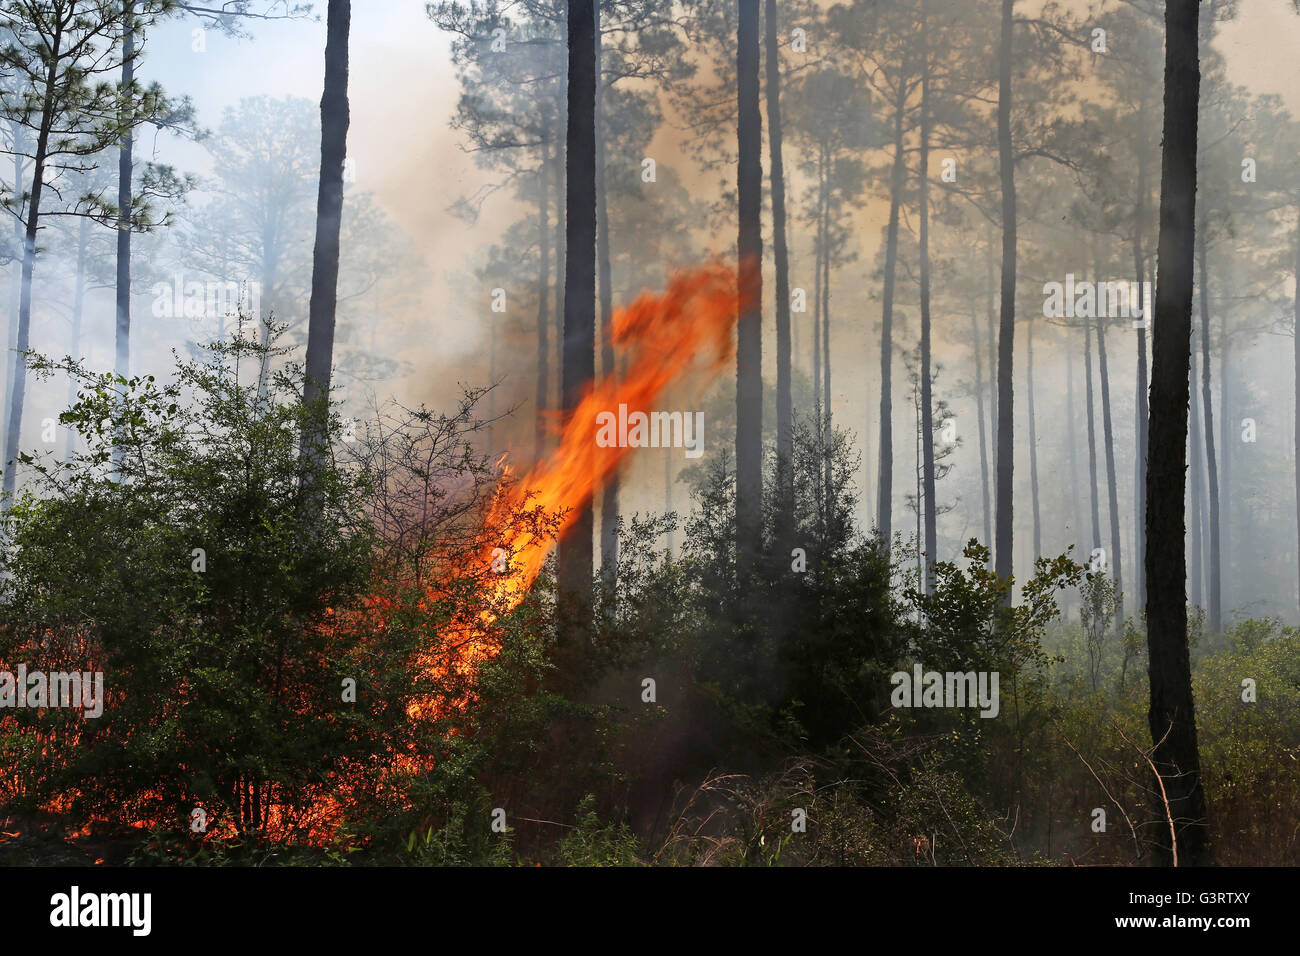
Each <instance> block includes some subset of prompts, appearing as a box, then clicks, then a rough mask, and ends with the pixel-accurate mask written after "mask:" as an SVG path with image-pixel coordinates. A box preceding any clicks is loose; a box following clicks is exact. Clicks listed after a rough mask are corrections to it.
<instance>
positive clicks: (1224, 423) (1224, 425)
mask: <svg viewBox="0 0 1300 956" xmlns="http://www.w3.org/2000/svg"><path fill="white" fill-rule="evenodd" d="M1205 255H1207V256H1208V253H1205ZM1207 261H1208V260H1207ZM1206 275H1207V276H1208V275H1209V272H1208V270H1207V272H1206ZM1206 288H1209V283H1208V282H1207V283H1206ZM1207 307H1208V306H1207ZM1231 372H1232V336H1231V335H1230V334H1229V332H1228V313H1227V312H1226V311H1224V312H1223V313H1222V315H1221V316H1220V322H1219V448H1218V450H1219V487H1218V489H1217V492H1218V496H1219V521H1220V522H1221V524H1220V526H1219V549H1218V553H1217V554H1216V555H1215V561H1214V563H1215V564H1216V565H1217V567H1218V578H1219V596H1220V599H1219V607H1220V617H1222V609H1223V605H1224V604H1228V603H1229V602H1230V601H1231V600H1232V599H1231V598H1230V597H1229V596H1228V595H1230V594H1231V593H1232V510H1233V509H1232V505H1233V498H1232V459H1233V457H1234V456H1233V450H1234V449H1235V448H1236V447H1237V443H1238V433H1237V430H1236V428H1235V427H1234V426H1233V424H1232V420H1233V418H1234V416H1233V413H1232V411H1231V408H1230V407H1229V405H1230V402H1231V399H1232V385H1233V383H1232V377H1231ZM1220 625H1222V620H1220ZM1215 630H1218V628H1216V629H1215Z"/></svg>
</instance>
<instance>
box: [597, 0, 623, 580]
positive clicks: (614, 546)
mask: <svg viewBox="0 0 1300 956" xmlns="http://www.w3.org/2000/svg"><path fill="white" fill-rule="evenodd" d="M597 19H599V17H598V18H597ZM595 43H596V54H595V56H596V270H597V273H598V276H599V280H600V281H599V282H598V287H599V289H600V329H601V332H600V371H601V375H603V376H605V377H606V378H613V377H615V376H616V375H617V374H618V367H617V365H616V364H615V361H614V342H613V340H612V339H611V337H610V329H609V321H610V318H611V316H612V315H613V314H614V290H613V288H611V286H610V283H611V282H612V278H611V269H610V264H609V204H608V203H609V200H608V196H607V195H606V189H605V183H606V179H605V131H604V126H603V122H602V120H603V111H602V107H603V105H604V91H605V84H604V83H603V82H602V80H601V70H602V67H603V63H602V57H601V35H600V26H599V23H597V27H596V39H595ZM618 486H619V481H618V470H617V469H616V470H615V471H614V472H612V473H611V474H610V476H609V478H608V479H607V480H606V481H605V487H604V488H603V489H602V491H601V498H600V577H601V580H602V581H603V582H604V584H605V586H606V587H609V588H612V587H613V586H614V584H615V583H616V582H617V580H618Z"/></svg>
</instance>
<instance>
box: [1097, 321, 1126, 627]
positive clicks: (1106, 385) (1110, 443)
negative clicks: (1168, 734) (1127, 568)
mask: <svg viewBox="0 0 1300 956" xmlns="http://www.w3.org/2000/svg"><path fill="white" fill-rule="evenodd" d="M1099 311H1100V310H1099ZM1097 370H1098V372H1099V373H1100V375H1101V428H1102V437H1103V439H1104V441H1105V443H1106V500H1107V502H1108V504H1109V506H1110V550H1111V554H1110V562H1111V568H1112V571H1111V577H1112V580H1114V582H1115V630H1116V632H1117V633H1118V632H1122V631H1123V630H1124V573H1123V571H1124V567H1123V548H1122V545H1121V542H1120V538H1119V481H1118V478H1117V475H1116V473H1115V429H1114V426H1113V424H1112V419H1111V414H1110V370H1109V368H1108V367H1107V364H1106V322H1105V320H1104V319H1101V318H1098V319H1097Z"/></svg>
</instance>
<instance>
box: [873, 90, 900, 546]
mask: <svg viewBox="0 0 1300 956" xmlns="http://www.w3.org/2000/svg"><path fill="white" fill-rule="evenodd" d="M906 110H907V68H906V66H904V68H903V69H902V70H901V71H900V72H899V76H898V91H897V94H896V95H895V99H894V164H893V167H892V168H891V169H890V173H889V227H888V230H887V232H886V234H885V287H884V291H883V293H882V295H881V305H880V450H879V452H878V459H879V462H878V464H879V470H878V477H877V480H876V532H877V534H878V535H879V536H880V542H881V544H882V545H883V546H884V548H885V549H886V551H887V550H888V549H889V547H890V538H891V537H892V536H893V506H894V396H893V374H892V373H893V359H894V277H895V273H896V271H897V268H898V216H899V207H900V206H901V204H902V201H903V185H904V179H905V177H906V158H905V154H904V151H903V129H904V122H905V119H906Z"/></svg>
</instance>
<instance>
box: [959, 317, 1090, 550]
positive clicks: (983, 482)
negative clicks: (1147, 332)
mask: <svg viewBox="0 0 1300 956" xmlns="http://www.w3.org/2000/svg"><path fill="white" fill-rule="evenodd" d="M970 333H971V341H972V342H973V343H974V351H975V415H976V420H977V421H978V423H979V438H980V491H981V493H982V500H983V503H984V512H983V513H984V537H983V539H982V541H983V543H984V544H985V545H988V544H989V543H990V542H991V541H992V540H993V537H992V530H993V523H992V514H991V512H990V510H989V445H988V425H987V422H986V420H985V417H984V357H983V355H982V352H983V350H984V342H983V339H982V337H981V335H980V327H979V322H978V321H977V320H976V318H975V310H974V309H971V313H970ZM1070 381H1071V383H1072V382H1073V379H1070ZM1072 395H1073V385H1071V396H1072ZM1070 404H1071V405H1073V397H1071V399H1070ZM1070 434H1071V445H1070V454H1071V456H1073V454H1074V445H1073V434H1074V433H1073V430H1071V433H1070ZM1070 470H1071V474H1073V471H1074V468H1073V464H1071V469H1070Z"/></svg>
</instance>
